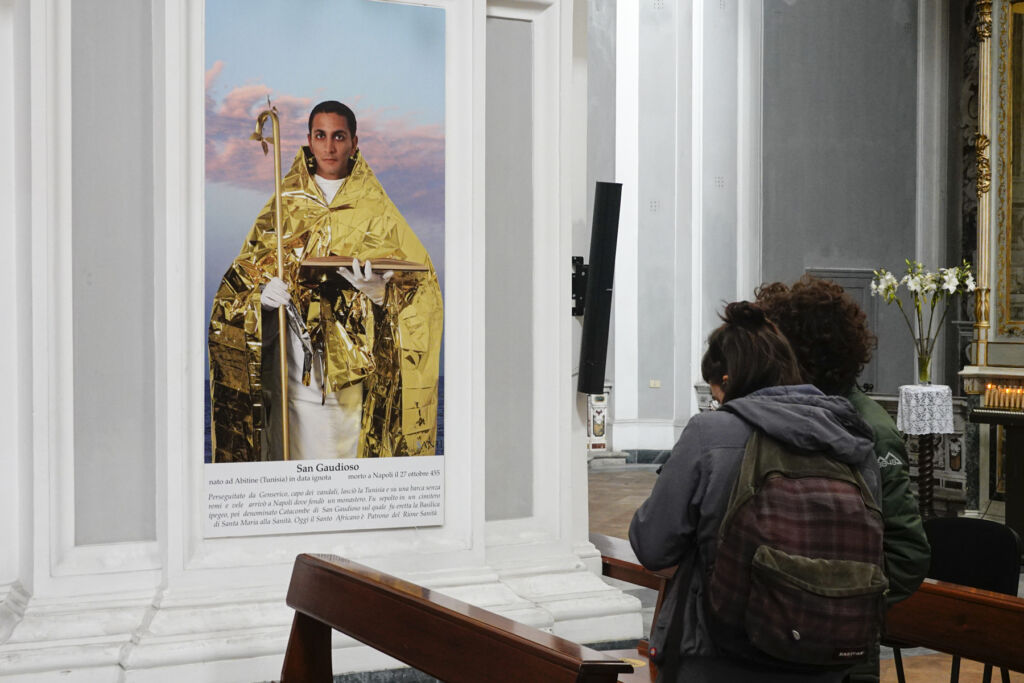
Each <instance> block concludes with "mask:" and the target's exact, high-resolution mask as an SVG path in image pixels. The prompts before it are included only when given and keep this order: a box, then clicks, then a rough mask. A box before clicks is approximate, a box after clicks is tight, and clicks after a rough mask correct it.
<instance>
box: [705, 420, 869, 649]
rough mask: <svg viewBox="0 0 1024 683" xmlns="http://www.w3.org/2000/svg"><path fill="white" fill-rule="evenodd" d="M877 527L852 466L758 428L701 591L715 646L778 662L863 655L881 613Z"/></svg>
mask: <svg viewBox="0 0 1024 683" xmlns="http://www.w3.org/2000/svg"><path fill="white" fill-rule="evenodd" d="M882 531H883V522H882V514H881V511H880V510H879V507H878V505H877V504H876V503H875V501H874V498H873V496H872V495H871V493H870V491H869V490H868V487H867V484H866V483H865V481H864V478H863V477H862V476H861V475H860V473H859V472H857V471H856V470H854V469H852V468H851V467H849V466H848V465H845V464H843V463H841V462H838V461H835V460H832V459H829V458H827V457H826V456H824V455H820V454H814V453H808V454H800V453H798V452H794V451H793V450H792V449H791V448H789V447H786V446H783V445H782V444H780V443H779V442H778V441H775V440H774V439H772V438H770V437H768V436H766V435H765V434H764V433H762V432H761V431H759V430H755V431H754V433H753V434H752V435H751V437H750V439H749V440H748V441H747V446H746V451H745V453H744V456H743V462H742V464H741V466H740V473H739V476H738V477H737V479H736V484H735V486H734V487H733V491H732V494H731V496H730V497H729V503H728V506H727V508H726V513H725V516H724V517H723V519H722V525H721V527H720V528H719V531H718V550H717V554H716V557H715V562H714V565H713V567H712V568H711V570H710V574H709V576H708V581H707V584H706V589H705V593H704V600H705V603H704V606H705V614H706V618H707V621H708V624H707V625H708V629H709V632H710V633H711V635H712V638H713V639H714V641H715V644H716V645H717V646H718V647H719V649H721V650H722V651H724V652H727V653H729V654H732V655H734V656H739V657H741V658H744V659H749V660H752V661H755V662H758V663H762V664H766V665H769V666H778V667H781V668H796V669H816V668H845V667H848V666H850V665H852V664H854V663H856V662H858V661H862V660H864V659H865V658H866V657H867V655H868V653H869V652H870V651H871V647H872V645H873V643H874V642H875V641H876V640H877V639H878V635H879V628H880V627H881V625H882V619H883V616H884V614H885V602H884V599H885V593H886V590H887V589H888V585H889V582H888V581H887V580H886V578H885V574H884V572H883V571H882V567H883V564H882V563H883V556H882Z"/></svg>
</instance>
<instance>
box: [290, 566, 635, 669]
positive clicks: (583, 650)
mask: <svg viewBox="0 0 1024 683" xmlns="http://www.w3.org/2000/svg"><path fill="white" fill-rule="evenodd" d="M287 602H288V606H289V607H292V608H293V609H295V620H294V622H293V623H292V632H291V636H290V638H289V639H288V649H287V650H286V652H285V658H284V667H283V669H282V672H281V681H282V683H330V682H331V681H332V666H331V629H336V630H338V631H341V632H342V633H345V634H346V635H349V636H351V637H352V638H355V639H356V640H358V641H360V642H362V643H365V644H367V645H369V646H370V647H373V648H375V649H377V650H380V651H381V652H384V653H386V654H388V655H390V656H392V657H394V658H395V659H398V660H401V661H402V662H405V663H406V664H408V665H410V666H412V667H415V668H416V669H419V670H420V671H423V672H425V673H427V674H429V675H431V676H434V677H435V678H438V679H440V680H442V681H448V682H450V683H463V682H464V683H505V682H508V683H511V682H513V681H515V682H517V683H518V682H520V681H552V682H557V681H565V682H567V683H568V682H571V681H572V682H576V681H578V682H580V683H605V682H608V683H611V682H613V681H616V680H618V675H619V674H628V673H629V672H631V671H632V667H631V666H630V665H629V664H627V663H625V662H623V661H622V660H620V659H615V658H613V657H610V656H608V655H605V654H602V653H600V652H597V651H596V650H591V649H590V648H587V647H583V646H582V645H578V644H576V643H573V642H570V641H568V640H565V639H564V638H559V637H558V636H554V635H551V634H550V633H545V632H543V631H540V630H538V629H535V628H532V627H530V626H526V625H524V624H520V623H518V622H515V621H512V620H511V619H506V618H505V617H502V616H499V615H497V614H494V613H492V612H488V611H487V610H484V609H481V608H479V607H474V606H473V605H469V604H467V603H464V602H462V601H460V600H456V599H454V598H451V597H448V596H446V595H442V594H440V593H437V592H435V591H432V590H430V589H428V588H423V587H421V586H417V585H416V584H413V583H409V582H408V581H403V580H402V579H398V578H395V577H393V576H389V575H387V574H384V573H381V572H378V571H376V570H374V569H370V568H369V567H364V566H363V565H360V564H356V563H355V562H350V561H349V560H346V559H343V558H341V557H336V556H333V555H299V556H298V557H297V558H296V559H295V566H294V568H293V570H292V579H291V583H290V585H289V587H288V598H287Z"/></svg>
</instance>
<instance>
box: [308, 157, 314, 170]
mask: <svg viewBox="0 0 1024 683" xmlns="http://www.w3.org/2000/svg"><path fill="white" fill-rule="evenodd" d="M306 168H308V169H309V170H310V171H315V170H316V157H306Z"/></svg>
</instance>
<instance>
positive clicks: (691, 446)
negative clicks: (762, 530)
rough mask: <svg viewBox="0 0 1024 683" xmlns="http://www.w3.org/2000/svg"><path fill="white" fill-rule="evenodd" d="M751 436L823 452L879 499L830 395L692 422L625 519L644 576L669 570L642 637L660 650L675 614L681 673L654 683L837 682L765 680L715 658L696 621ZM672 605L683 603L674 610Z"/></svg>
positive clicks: (787, 397)
mask: <svg viewBox="0 0 1024 683" xmlns="http://www.w3.org/2000/svg"><path fill="white" fill-rule="evenodd" d="M754 427H756V428H758V429H760V430H762V431H763V432H764V433H766V434H768V435H769V436H771V437H773V438H775V439H776V440H778V441H780V442H781V443H784V444H789V445H792V446H793V447H794V448H796V449H798V450H801V451H809V452H824V453H825V454H827V457H830V458H833V459H835V460H839V461H841V462H844V463H846V464H848V465H850V466H852V467H854V468H856V469H858V470H859V471H860V473H861V474H862V475H863V477H864V480H865V481H866V482H867V484H868V487H869V488H870V490H871V493H872V494H873V495H874V497H875V500H876V501H877V500H881V488H880V487H881V485H880V477H879V472H878V461H877V459H876V458H875V457H874V450H873V438H872V437H873V434H872V430H871V427H870V426H868V424H867V423H866V422H864V421H863V420H862V419H861V418H860V417H859V416H858V415H857V411H856V410H854V408H853V406H852V405H850V403H849V401H847V400H846V399H844V398H842V397H839V396H826V395H824V394H822V393H821V392H820V391H818V389H816V388H815V387H813V386H811V385H799V386H785V387H770V388H767V389H761V390H759V391H755V392H754V393H752V394H749V395H747V396H745V397H743V398H738V399H734V400H732V401H729V402H728V404H726V407H725V408H723V409H721V410H717V411H714V412H709V413H701V414H699V415H695V416H694V417H693V418H692V419H691V420H690V421H689V423H688V424H687V425H686V429H684V430H683V433H682V435H681V436H680V437H679V441H678V442H677V443H676V445H675V448H674V449H673V450H672V457H671V458H669V460H668V462H667V463H665V466H664V468H663V470H662V472H661V475H660V476H659V477H658V480H657V481H656V482H655V485H654V489H653V490H652V491H651V495H650V497H649V498H648V499H647V500H646V501H645V502H644V503H643V505H641V506H640V508H639V509H638V510H637V511H636V514H635V515H634V516H633V521H632V523H631V524H630V527H629V540H630V542H631V543H632V545H633V550H634V552H636V556H637V558H638V559H639V560H640V563H641V564H643V565H644V566H645V567H647V568H648V569H664V568H666V567H671V566H673V565H678V566H679V568H678V570H677V572H676V575H675V578H674V579H673V581H672V585H671V586H670V587H669V590H668V592H667V594H666V596H665V600H664V602H663V604H662V606H661V611H660V613H659V617H658V623H656V624H654V625H653V627H652V629H651V630H652V633H651V645H652V647H655V648H658V649H659V650H664V649H665V648H666V647H671V646H672V645H671V644H668V643H666V642H665V639H666V635H667V632H668V627H669V622H670V621H671V620H672V618H673V617H674V616H675V615H676V614H677V613H678V614H681V615H682V620H683V621H682V629H681V642H680V643H678V644H677V645H676V647H679V648H680V653H681V655H682V657H681V663H680V668H681V670H680V671H678V672H676V675H675V676H673V677H671V678H667V679H666V678H665V677H664V676H662V677H661V678H659V680H680V681H682V680H686V681H688V682H693V681H702V680H730V681H741V680H758V681H776V680H778V681H804V680H807V681H810V680H813V681H831V680H840V679H841V678H842V674H841V673H838V674H837V673H835V672H827V673H823V674H812V675H807V674H797V675H794V674H785V675H781V674H780V675H772V674H770V673H769V672H764V671H755V670H751V669H748V668H746V667H744V666H743V664H742V663H739V662H735V661H732V660H728V659H725V658H720V657H717V650H716V648H715V646H714V643H712V642H711V639H710V636H709V635H708V632H707V628H706V626H705V621H704V614H703V611H704V607H703V600H702V596H703V592H704V581H705V578H706V576H707V573H708V570H709V568H710V567H711V565H712V563H713V562H714V559H715V548H716V538H717V533H718V527H719V525H720V523H721V521H722V516H723V515H724V513H725V507H726V504H727V503H728V501H729V495H730V494H731V493H732V487H733V483H734V482H735V480H736V477H737V475H738V473H739V467H740V462H741V461H742V460H743V453H744V449H745V447H746V443H747V439H748V438H749V436H750V435H751V433H752V431H753V429H754ZM679 600H682V601H684V604H683V605H682V609H681V610H680V609H679V604H678V603H679Z"/></svg>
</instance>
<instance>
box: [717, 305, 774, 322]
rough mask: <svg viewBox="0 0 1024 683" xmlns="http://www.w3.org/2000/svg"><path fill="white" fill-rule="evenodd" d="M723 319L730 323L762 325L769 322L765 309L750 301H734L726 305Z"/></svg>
mask: <svg viewBox="0 0 1024 683" xmlns="http://www.w3.org/2000/svg"><path fill="white" fill-rule="evenodd" d="M722 318H723V320H725V322H726V323H728V324H729V325H741V326H743V327H760V326H762V325H764V324H766V323H767V322H768V318H767V317H765V314H764V309H762V308H761V307H760V306H758V305H757V304H754V303H751V302H749V301H734V302H732V303H731V304H728V305H727V306H726V307H725V315H724V316H722Z"/></svg>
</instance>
